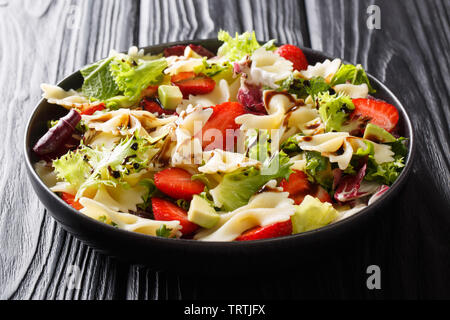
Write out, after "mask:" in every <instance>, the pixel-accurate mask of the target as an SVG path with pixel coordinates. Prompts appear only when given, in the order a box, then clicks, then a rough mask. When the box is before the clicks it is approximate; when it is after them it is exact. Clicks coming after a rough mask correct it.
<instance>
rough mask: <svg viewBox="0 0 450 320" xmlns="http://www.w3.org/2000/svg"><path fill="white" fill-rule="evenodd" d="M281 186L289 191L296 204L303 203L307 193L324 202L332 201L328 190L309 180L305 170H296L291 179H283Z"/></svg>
mask: <svg viewBox="0 0 450 320" xmlns="http://www.w3.org/2000/svg"><path fill="white" fill-rule="evenodd" d="M280 186H281V187H282V188H283V190H284V191H285V192H289V197H290V198H291V199H292V200H294V202H295V204H296V205H299V204H301V203H302V202H303V200H304V199H305V197H306V196H307V195H310V196H313V197H315V198H318V199H319V200H320V201H322V202H330V203H331V197H330V195H329V194H328V192H327V191H326V190H325V189H324V188H322V187H321V186H319V185H317V184H313V183H311V182H309V180H308V176H307V175H306V173H304V172H303V171H298V170H294V173H292V174H291V175H290V177H289V180H286V179H283V181H281V184H280Z"/></svg>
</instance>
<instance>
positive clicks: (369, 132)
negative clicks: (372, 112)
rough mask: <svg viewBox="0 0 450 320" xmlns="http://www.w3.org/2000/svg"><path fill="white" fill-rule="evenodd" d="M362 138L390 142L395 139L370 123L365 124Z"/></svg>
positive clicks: (376, 141)
mask: <svg viewBox="0 0 450 320" xmlns="http://www.w3.org/2000/svg"><path fill="white" fill-rule="evenodd" d="M363 138H364V139H367V140H370V141H373V142H375V143H390V142H395V141H397V139H395V137H394V136H393V135H392V134H390V133H389V132H387V131H386V130H384V129H383V128H380V127H378V126H376V125H374V124H372V123H369V124H368V125H367V127H366V131H365V132H364V137H363Z"/></svg>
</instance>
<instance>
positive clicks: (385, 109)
mask: <svg viewBox="0 0 450 320" xmlns="http://www.w3.org/2000/svg"><path fill="white" fill-rule="evenodd" d="M353 104H354V105H355V111H353V113H352V114H351V116H350V118H351V119H358V118H369V119H370V123H372V124H374V125H377V126H379V127H381V128H383V129H385V130H387V131H389V132H392V131H393V130H394V129H395V127H396V126H397V123H398V120H399V118H400V116H399V114H398V110H397V109H396V108H395V107H394V106H393V105H392V104H389V103H387V102H385V101H382V100H375V99H353Z"/></svg>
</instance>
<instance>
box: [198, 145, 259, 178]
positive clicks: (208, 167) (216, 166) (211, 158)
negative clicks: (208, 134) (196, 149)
mask: <svg viewBox="0 0 450 320" xmlns="http://www.w3.org/2000/svg"><path fill="white" fill-rule="evenodd" d="M203 160H204V161H206V163H205V165H203V166H201V167H200V168H198V170H199V171H200V172H203V173H209V174H213V173H218V172H222V173H228V172H233V171H236V170H238V169H239V168H245V167H254V166H257V165H259V161H257V160H253V159H249V158H247V157H245V156H244V155H242V154H240V153H234V152H225V151H223V150H220V149H217V150H214V151H209V152H204V153H203Z"/></svg>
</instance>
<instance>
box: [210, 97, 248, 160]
mask: <svg viewBox="0 0 450 320" xmlns="http://www.w3.org/2000/svg"><path fill="white" fill-rule="evenodd" d="M213 110H214V111H213V114H212V115H211V117H210V118H209V120H208V121H207V122H206V123H205V125H204V126H203V129H202V141H203V149H204V150H205V151H211V150H214V149H222V150H228V149H230V150H228V151H234V146H235V145H236V142H237V137H236V136H237V135H235V133H236V130H238V129H239V128H240V125H239V124H237V123H236V121H235V120H236V118H237V117H239V116H241V115H243V114H246V110H245V108H244V106H243V105H242V104H240V103H239V102H225V103H223V104H219V105H217V106H215V107H213ZM218 133H220V137H219V136H218ZM231 134H232V135H234V136H235V137H234V138H233V140H234V143H233V146H229V148H227V136H231ZM228 140H230V138H228Z"/></svg>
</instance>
